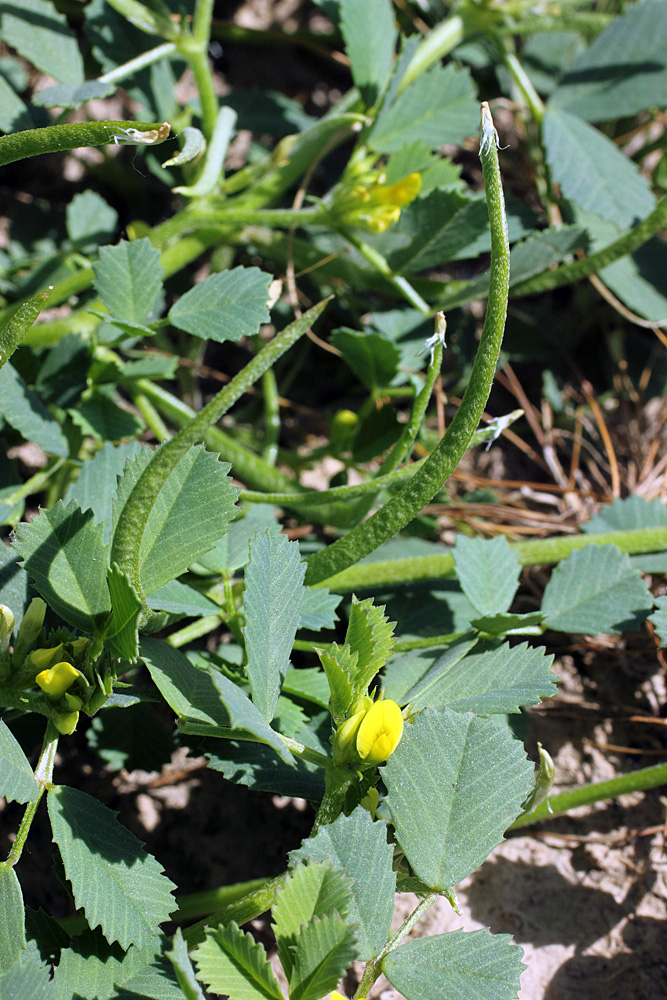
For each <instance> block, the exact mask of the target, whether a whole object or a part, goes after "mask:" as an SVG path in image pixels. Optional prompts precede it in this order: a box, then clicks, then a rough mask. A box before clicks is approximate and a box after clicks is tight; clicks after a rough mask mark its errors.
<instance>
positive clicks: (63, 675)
mask: <svg viewBox="0 0 667 1000" xmlns="http://www.w3.org/2000/svg"><path fill="white" fill-rule="evenodd" d="M79 676H80V675H79V671H78V670H77V669H76V667H73V666H72V664H71V663H67V661H66V660H62V661H61V662H60V663H56V664H55V665H54V666H53V667H50V668H49V669H48V670H42V671H41V672H40V673H39V674H37V676H36V677H35V680H36V681H37V683H38V684H39V686H40V687H41V689H42V691H44V693H45V694H48V695H50V696H51V697H52V698H60V696H61V695H63V694H64V693H65V691H67V689H68V688H70V687H71V686H72V684H73V683H74V681H75V680H76V679H77V677H79Z"/></svg>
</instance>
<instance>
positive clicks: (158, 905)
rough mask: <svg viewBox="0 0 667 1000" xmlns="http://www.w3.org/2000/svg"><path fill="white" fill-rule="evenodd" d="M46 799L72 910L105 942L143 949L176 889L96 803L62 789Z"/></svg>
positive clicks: (165, 915) (168, 910)
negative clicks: (69, 888) (73, 905)
mask: <svg viewBox="0 0 667 1000" xmlns="http://www.w3.org/2000/svg"><path fill="white" fill-rule="evenodd" d="M47 801H48V809H49V818H50V820H51V828H52V831H53V839H54V840H55V842H56V844H57V845H58V849H59V851H60V854H61V856H62V859H63V864H64V866H65V873H66V875H67V878H68V879H69V881H70V883H71V885H72V891H73V893H74V900H75V903H76V906H77V908H79V907H81V908H82V909H83V910H84V911H85V914H86V920H87V921H88V924H89V925H90V926H91V927H92V928H95V927H100V928H101V929H102V933H103V934H104V936H105V937H106V939H107V940H108V941H110V942H113V941H118V943H119V944H120V945H121V947H122V948H126V949H127V948H129V947H130V945H131V944H134V945H136V946H137V948H143V947H144V945H146V944H148V943H149V942H150V941H151V940H152V939H153V938H155V937H156V935H157V934H158V925H159V924H161V923H163V921H165V920H168V919H169V914H170V913H171V912H172V910H173V909H174V899H173V896H172V895H171V893H172V891H173V890H174V889H175V888H176V886H175V885H174V883H173V882H172V881H171V880H170V879H168V878H167V877H166V876H165V875H164V874H163V871H162V868H161V867H160V865H159V864H158V862H157V861H156V860H155V858H153V857H151V855H150V854H147V853H146V852H145V850H144V846H143V844H142V843H141V841H140V840H138V839H137V837H135V836H134V834H132V833H130V831H129V830H127V829H126V828H125V827H124V826H121V824H120V823H119V822H118V820H117V819H116V813H114V812H112V810H111V809H108V808H107V807H106V806H105V805H102V803H101V802H98V801H97V800H96V799H94V798H92V797H91V796H90V795H87V794H86V793H85V792H81V791H79V789H77V788H70V787H68V786H66V785H61V786H55V787H53V788H51V789H49V792H48V800H47Z"/></svg>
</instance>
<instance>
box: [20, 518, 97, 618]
mask: <svg viewBox="0 0 667 1000" xmlns="http://www.w3.org/2000/svg"><path fill="white" fill-rule="evenodd" d="M14 548H15V549H16V551H17V552H18V553H19V555H20V556H21V557H22V559H23V565H24V567H25V569H26V571H27V573H28V574H29V576H30V578H31V580H32V581H33V583H34V586H35V589H36V590H37V592H38V593H39V594H41V596H42V597H43V598H44V600H45V601H46V603H47V604H48V605H49V606H50V607H51V608H53V610H54V611H55V612H56V614H58V615H60V617H61V618H62V619H63V620H64V621H66V622H67V623H68V624H69V625H73V626H74V628H78V629H81V630H82V631H84V632H99V631H101V630H102V629H103V628H104V625H105V624H106V621H107V619H108V616H109V612H110V611H111V601H110V598H109V590H108V587H107V582H106V550H105V548H104V542H103V540H102V528H101V526H100V525H96V524H95V523H94V517H93V512H92V510H88V511H82V510H81V509H80V507H79V505H78V504H77V502H76V500H72V501H70V503H69V504H68V505H67V507H65V506H64V505H63V503H62V501H61V500H59V501H58V503H57V504H56V505H55V507H52V508H51V509H50V510H42V511H40V513H39V514H38V516H37V517H36V518H34V519H33V520H32V521H31V522H30V523H29V524H19V525H17V528H16V540H15V542H14Z"/></svg>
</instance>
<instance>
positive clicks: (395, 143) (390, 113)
mask: <svg viewBox="0 0 667 1000" xmlns="http://www.w3.org/2000/svg"><path fill="white" fill-rule="evenodd" d="M478 127H479V105H478V103H477V98H476V95H475V89H474V86H473V83H472V80H471V79H470V74H469V73H468V71H467V70H465V69H457V68H456V67H455V66H454V65H453V64H451V63H450V64H449V65H448V66H446V67H442V66H434V67H433V68H432V69H430V70H428V72H426V73H422V75H421V76H419V77H417V79H416V80H415V81H414V83H412V84H410V86H409V87H406V88H405V90H404V91H403V92H402V93H401V94H399V95H398V97H397V98H396V99H395V101H394V102H393V103H389V104H388V105H385V106H384V107H383V109H382V111H381V112H380V115H379V116H378V118H377V121H376V123H375V126H374V128H373V130H372V131H371V134H370V136H369V140H368V141H369V145H370V147H371V149H373V150H375V152H376V153H396V152H398V150H399V149H401V147H402V146H403V145H404V144H405V143H406V142H421V143H423V144H424V145H425V146H427V147H428V148H429V149H439V148H440V146H442V145H443V144H445V143H451V144H452V145H455V146H458V145H460V144H461V142H462V141H463V140H464V139H465V138H466V136H469V135H472V134H473V133H475V132H476V131H477V129H478Z"/></svg>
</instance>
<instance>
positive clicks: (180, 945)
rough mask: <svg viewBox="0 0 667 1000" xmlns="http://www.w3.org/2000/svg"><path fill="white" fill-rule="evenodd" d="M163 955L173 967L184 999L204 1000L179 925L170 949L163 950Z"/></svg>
mask: <svg viewBox="0 0 667 1000" xmlns="http://www.w3.org/2000/svg"><path fill="white" fill-rule="evenodd" d="M165 955H166V956H167V958H168V959H169V961H170V962H171V964H172V965H173V967H174V972H175V973H176V978H177V979H178V985H179V986H180V987H181V989H182V990H183V996H184V997H185V1000H205V997H204V994H203V993H202V989H201V986H200V985H199V983H198V982H197V980H196V979H195V972H194V969H193V968H192V963H191V962H190V956H189V955H188V946H187V945H186V943H185V939H184V938H183V934H182V932H181V928H180V927H178V928H177V929H176V933H175V934H174V937H173V939H172V949H171V951H165Z"/></svg>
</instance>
